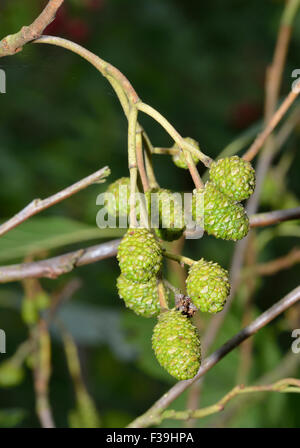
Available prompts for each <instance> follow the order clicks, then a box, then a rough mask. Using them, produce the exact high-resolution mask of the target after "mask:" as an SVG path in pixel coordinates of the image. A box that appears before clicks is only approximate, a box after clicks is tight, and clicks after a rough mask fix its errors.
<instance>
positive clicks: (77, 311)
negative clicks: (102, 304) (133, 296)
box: [55, 303, 136, 361]
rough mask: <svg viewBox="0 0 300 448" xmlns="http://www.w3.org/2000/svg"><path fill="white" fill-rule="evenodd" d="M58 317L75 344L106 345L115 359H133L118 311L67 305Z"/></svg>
mask: <svg viewBox="0 0 300 448" xmlns="http://www.w3.org/2000/svg"><path fill="white" fill-rule="evenodd" d="M59 315H60V318H61V319H62V321H63V322H64V325H65V326H66V328H67V329H68V331H69V332H70V333H71V334H72V336H73V337H74V339H75V341H76V342H77V343H79V344H83V345H99V344H106V345H108V346H109V347H110V349H111V350H112V351H113V352H114V354H115V355H116V356H117V358H119V359H122V360H126V361H127V360H132V359H133V358H134V357H135V355H136V350H135V348H134V346H133V345H132V344H130V343H128V342H127V341H126V338H125V332H124V330H123V329H122V326H121V317H120V313H119V312H118V311H115V310H113V309H110V308H98V307H95V306H91V305H79V304H77V303H69V304H66V305H65V306H64V307H63V308H62V309H61V311H60V313H59ZM55 334H56V332H55Z"/></svg>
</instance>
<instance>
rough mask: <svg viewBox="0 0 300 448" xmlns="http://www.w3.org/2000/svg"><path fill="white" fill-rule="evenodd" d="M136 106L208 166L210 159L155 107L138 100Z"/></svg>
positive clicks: (183, 147) (182, 147) (181, 146)
mask: <svg viewBox="0 0 300 448" xmlns="http://www.w3.org/2000/svg"><path fill="white" fill-rule="evenodd" d="M137 108H138V109H139V110H140V111H141V112H144V113H145V114H147V115H149V116H150V117H152V118H153V119H154V120H155V121H157V122H158V123H159V124H160V125H161V126H162V127H163V128H164V129H165V130H166V132H167V133H168V134H169V135H170V136H171V137H172V138H173V140H174V141H175V142H176V143H177V144H178V145H179V147H180V148H181V149H182V150H184V149H185V150H187V151H189V152H190V153H192V154H194V155H195V156H196V157H197V158H198V159H199V160H201V162H202V163H203V164H204V165H205V166H207V167H209V166H210V164H211V162H212V159H211V158H210V157H208V156H207V155H206V154H204V153H203V152H202V151H200V150H199V149H197V148H195V147H194V146H193V145H191V144H190V143H188V142H187V141H185V140H184V138H183V137H182V136H181V135H180V134H179V133H178V132H177V131H176V129H175V128H174V126H172V125H171V123H170V122H169V121H168V120H167V119H166V118H165V117H164V116H163V115H161V114H160V113H159V112H158V111H157V110H156V109H154V108H153V107H151V106H149V105H148V104H145V103H142V102H141V101H139V102H138V103H137Z"/></svg>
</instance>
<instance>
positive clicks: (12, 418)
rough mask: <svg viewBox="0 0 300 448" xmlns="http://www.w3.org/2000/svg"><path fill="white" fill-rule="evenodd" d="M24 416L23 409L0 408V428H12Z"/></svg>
mask: <svg viewBox="0 0 300 448" xmlns="http://www.w3.org/2000/svg"><path fill="white" fill-rule="evenodd" d="M25 416H26V412H25V411H24V410H23V409H1V410H0V428H14V427H15V426H18V425H20V423H22V421H23V420H24V418H25Z"/></svg>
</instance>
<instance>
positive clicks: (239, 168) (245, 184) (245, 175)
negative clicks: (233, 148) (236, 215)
mask: <svg viewBox="0 0 300 448" xmlns="http://www.w3.org/2000/svg"><path fill="white" fill-rule="evenodd" d="M209 175H210V179H211V180H212V181H213V182H214V184H215V186H216V187H217V189H218V190H219V191H221V192H222V193H224V194H226V195H227V196H229V197H231V198H233V199H235V200H236V201H243V200H244V199H248V198H249V197H250V196H251V194H252V193H253V191H254V188H255V171H254V169H253V168H252V166H251V163H249V162H247V161H246V160H243V159H241V158H240V157H238V156H232V157H226V158H225V159H220V160H218V161H217V162H213V163H212V164H211V166H210V172H209Z"/></svg>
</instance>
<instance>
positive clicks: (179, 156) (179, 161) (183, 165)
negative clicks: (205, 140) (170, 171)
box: [172, 137, 200, 170]
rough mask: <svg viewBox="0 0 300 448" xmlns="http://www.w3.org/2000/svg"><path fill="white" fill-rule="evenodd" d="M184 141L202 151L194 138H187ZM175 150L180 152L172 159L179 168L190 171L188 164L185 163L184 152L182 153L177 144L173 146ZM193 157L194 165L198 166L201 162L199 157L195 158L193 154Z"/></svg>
mask: <svg viewBox="0 0 300 448" xmlns="http://www.w3.org/2000/svg"><path fill="white" fill-rule="evenodd" d="M184 140H185V141H186V142H187V143H190V144H191V145H193V146H194V147H195V148H196V149H200V148H199V144H198V142H196V140H194V139H193V138H191V137H186V138H185V139H184ZM173 148H174V149H178V151H179V153H178V154H176V155H174V156H173V157H172V159H173V162H174V163H175V165H176V166H178V168H183V169H185V170H187V169H188V166H187V164H186V161H185V158H184V155H183V152H182V151H180V148H179V146H178V145H177V143H175V145H174V146H173ZM191 156H192V159H193V161H194V163H195V164H197V163H198V162H199V159H198V157H197V156H195V155H194V154H191Z"/></svg>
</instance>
